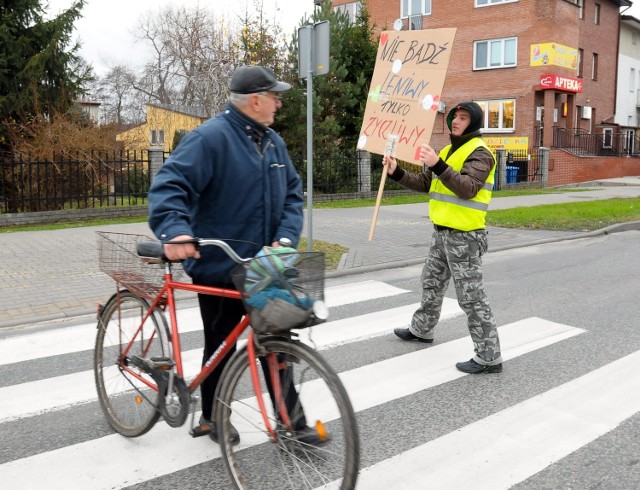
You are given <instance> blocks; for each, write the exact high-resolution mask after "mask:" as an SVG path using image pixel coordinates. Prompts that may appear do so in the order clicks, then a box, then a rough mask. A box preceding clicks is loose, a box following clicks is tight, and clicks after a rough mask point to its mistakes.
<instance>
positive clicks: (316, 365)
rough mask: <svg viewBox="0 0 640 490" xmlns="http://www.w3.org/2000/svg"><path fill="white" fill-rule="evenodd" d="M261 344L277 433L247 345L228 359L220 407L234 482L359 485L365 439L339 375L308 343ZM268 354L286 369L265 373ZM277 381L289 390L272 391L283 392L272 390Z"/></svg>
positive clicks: (247, 485)
mask: <svg viewBox="0 0 640 490" xmlns="http://www.w3.org/2000/svg"><path fill="white" fill-rule="evenodd" d="M259 344H260V345H259V346H258V347H257V349H256V350H257V355H259V356H261V357H260V362H259V363H258V364H259V365H258V369H257V370H256V371H257V373H258V375H259V379H260V387H261V388H260V392H261V397H262V399H263V400H264V404H265V407H266V411H267V417H268V421H269V424H270V425H271V427H272V428H273V429H274V434H273V435H274V436H275V437H270V435H269V433H268V432H267V430H266V427H265V423H264V422H263V419H262V414H261V412H260V409H259V405H258V398H257V397H256V395H255V391H254V388H253V385H252V380H251V368H250V366H249V355H248V352H247V348H246V347H245V348H243V349H242V350H240V351H238V352H237V353H236V354H235V355H234V357H233V359H232V360H231V361H230V362H229V364H228V365H227V367H226V369H225V373H224V374H223V378H222V382H221V385H220V387H219V391H218V396H217V398H216V404H215V407H214V408H215V413H216V425H217V427H218V428H219V432H220V446H221V447H220V449H221V452H222V458H223V460H224V463H225V467H226V469H227V472H228V474H229V476H230V478H231V481H232V482H233V484H234V486H235V488H239V489H260V490H264V489H278V490H282V489H296V490H299V489H305V488H317V487H319V486H322V485H327V484H331V485H330V487H331V488H342V489H353V488H354V487H355V483H356V480H357V477H358V470H359V464H360V443H359V437H358V429H357V422H356V417H355V414H354V412H353V408H352V406H351V402H350V401H349V397H348V396H347V393H346V391H345V389H344V386H343V385H342V383H341V381H340V379H339V378H338V376H337V375H336V374H335V372H334V371H333V370H332V369H331V367H329V365H328V364H327V362H326V361H325V360H324V359H323V358H322V357H321V356H320V354H318V353H317V352H316V351H314V350H313V349H311V348H310V347H307V346H306V345H304V344H301V343H299V342H296V341H289V340H280V339H276V338H270V339H264V340H261V341H260V343H259ZM268 359H272V360H275V361H277V362H276V363H275V364H274V365H277V366H278V369H279V374H277V375H269V376H268V377H266V376H265V372H266V373H269V372H270V371H269V369H268V368H266V367H265V366H266V365H267V364H268V362H267V360H268ZM260 364H261V365H260ZM274 385H276V386H277V385H279V387H280V389H281V390H280V391H281V392H282V396H280V397H278V395H277V394H276V395H275V396H273V395H270V391H271V392H275V393H278V391H279V390H278V388H277V387H276V389H272V388H271V387H273V386H274ZM267 386H269V387H270V388H269V389H267ZM274 399H275V400H278V399H280V400H282V401H283V402H284V403H282V402H278V401H275V402H274ZM274 405H275V407H276V408H275V409H274ZM281 405H285V406H286V409H284V410H281V408H283V407H281ZM287 418H288V419H289V421H288V422H289V423H286V422H287V420H286V419H287ZM283 420H284V422H283ZM231 426H233V427H235V428H236V429H237V431H238V432H239V434H240V443H239V444H234V443H237V441H233V440H232V433H231Z"/></svg>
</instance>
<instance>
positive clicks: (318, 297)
mask: <svg viewBox="0 0 640 490" xmlns="http://www.w3.org/2000/svg"><path fill="white" fill-rule="evenodd" d="M324 262H325V257H324V253H320V252H297V251H295V250H294V249H292V248H284V247H283V248H273V249H272V248H271V247H263V249H262V250H261V251H260V253H258V255H256V257H254V258H253V259H252V260H251V261H249V262H247V263H244V264H241V265H239V266H238V267H236V268H235V269H234V270H233V271H232V281H233V283H234V285H235V286H236V288H237V289H238V290H239V291H240V292H241V293H242V301H243V303H244V305H245V308H246V310H247V312H248V313H249V317H250V318H251V321H250V323H251V326H252V328H253V329H254V330H255V331H256V332H260V333H277V332H283V331H287V330H291V329H292V328H306V327H310V326H312V325H316V324H318V323H321V322H323V321H324V319H325V318H326V315H322V314H318V311H321V310H323V309H326V307H325V306H324V273H325V272H324V271H325V264H324Z"/></svg>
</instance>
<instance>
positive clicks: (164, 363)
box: [148, 357, 175, 370]
mask: <svg viewBox="0 0 640 490" xmlns="http://www.w3.org/2000/svg"><path fill="white" fill-rule="evenodd" d="M148 363H149V367H151V368H152V369H161V370H165V369H171V368H172V367H173V366H175V362H173V360H171V359H169V358H168V357H152V358H150V359H149V361H148Z"/></svg>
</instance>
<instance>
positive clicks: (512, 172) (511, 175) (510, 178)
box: [507, 166, 518, 184]
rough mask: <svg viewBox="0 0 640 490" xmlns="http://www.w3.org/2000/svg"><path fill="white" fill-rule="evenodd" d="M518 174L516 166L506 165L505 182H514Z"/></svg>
mask: <svg viewBox="0 0 640 490" xmlns="http://www.w3.org/2000/svg"><path fill="white" fill-rule="evenodd" d="M517 176H518V167H512V166H508V167H507V184H515V183H516V178H517Z"/></svg>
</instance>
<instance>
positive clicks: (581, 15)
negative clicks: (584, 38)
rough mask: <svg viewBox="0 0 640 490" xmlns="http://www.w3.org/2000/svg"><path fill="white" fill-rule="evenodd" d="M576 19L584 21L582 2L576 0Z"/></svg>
mask: <svg viewBox="0 0 640 490" xmlns="http://www.w3.org/2000/svg"><path fill="white" fill-rule="evenodd" d="M578 19H582V20H584V1H583V0H578Z"/></svg>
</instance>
